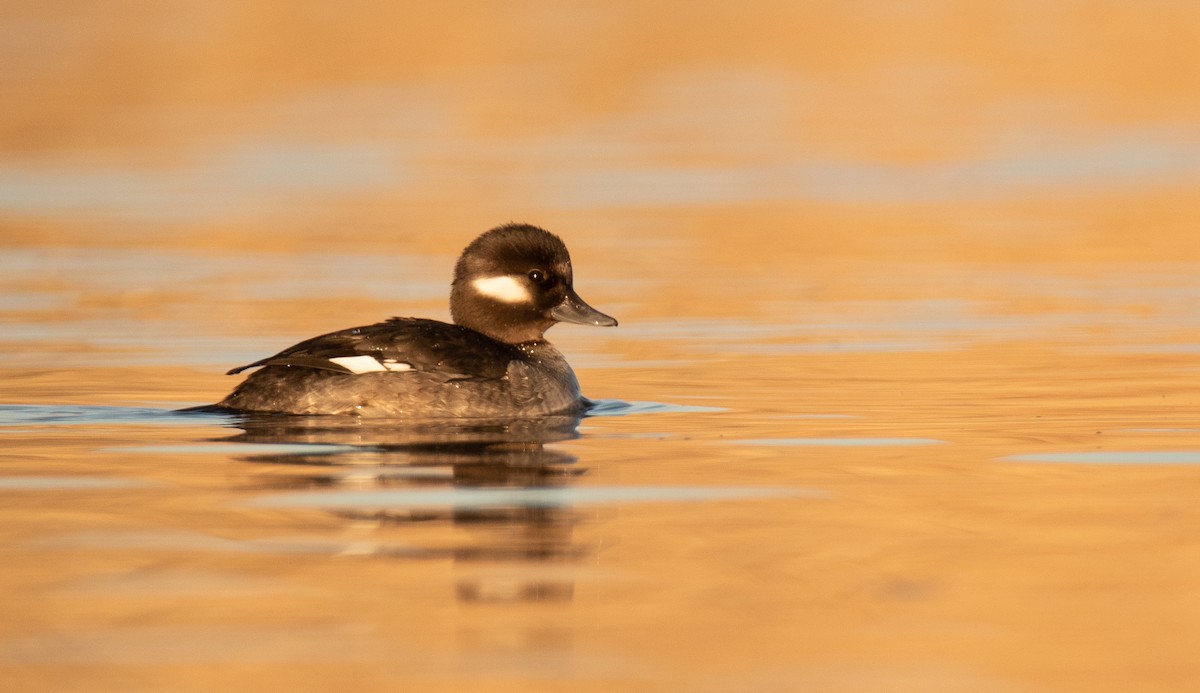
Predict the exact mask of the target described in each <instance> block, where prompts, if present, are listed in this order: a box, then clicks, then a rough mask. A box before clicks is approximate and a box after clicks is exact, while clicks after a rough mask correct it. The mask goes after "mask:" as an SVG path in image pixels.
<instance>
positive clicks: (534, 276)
mask: <svg viewBox="0 0 1200 693" xmlns="http://www.w3.org/2000/svg"><path fill="white" fill-rule="evenodd" d="M529 281H531V282H533V283H534V284H541V283H542V282H544V281H546V273H545V272H543V271H541V270H529Z"/></svg>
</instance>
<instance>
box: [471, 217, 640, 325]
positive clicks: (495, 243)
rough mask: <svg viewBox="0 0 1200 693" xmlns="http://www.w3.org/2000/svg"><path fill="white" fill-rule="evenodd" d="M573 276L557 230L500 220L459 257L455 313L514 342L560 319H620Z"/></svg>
mask: <svg viewBox="0 0 1200 693" xmlns="http://www.w3.org/2000/svg"><path fill="white" fill-rule="evenodd" d="M572 280H573V276H572V273H571V256H570V254H569V253H567V246H566V245H564V244H563V242H562V240H560V239H559V238H558V236H555V235H554V234H552V233H550V232H549V231H546V230H545V229H540V228H538V227H536V226H529V225H528V224H508V225H506V226H500V227H498V228H494V229H492V230H491V231H488V232H486V233H484V234H483V235H481V236H479V238H476V239H475V240H474V241H471V244H470V245H468V246H467V248H466V250H464V251H463V253H462V256H461V257H460V258H459V259H458V264H457V265H456V266H455V268H454V284H453V287H452V289H451V291H450V315H451V316H453V318H454V322H456V323H458V324H459V325H462V326H463V327H469V328H471V329H473V330H476V331H478V332H482V333H484V334H486V335H488V336H489V337H492V338H493V339H498V340H500V341H502V342H507V343H509V344H520V343H522V342H532V341H537V340H540V339H542V336H543V334H545V332H546V330H548V329H550V327H552V326H553V325H554V323H556V322H574V323H579V324H581V325H602V326H612V325H616V324H617V321H616V320H614V319H613V318H611V317H609V316H607V315H605V314H604V313H601V312H600V311H598V310H596V309H595V308H592V307H591V306H589V305H588V304H587V303H585V302H584V301H583V299H582V298H580V297H579V294H577V293H575V289H574V288H573V286H572Z"/></svg>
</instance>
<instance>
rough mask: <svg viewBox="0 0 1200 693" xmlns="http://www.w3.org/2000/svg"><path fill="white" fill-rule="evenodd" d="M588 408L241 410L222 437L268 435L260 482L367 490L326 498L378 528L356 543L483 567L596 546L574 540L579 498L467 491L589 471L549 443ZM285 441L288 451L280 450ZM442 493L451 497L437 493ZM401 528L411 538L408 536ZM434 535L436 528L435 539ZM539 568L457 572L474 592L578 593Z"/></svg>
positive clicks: (554, 482) (521, 597) (353, 519)
mask: <svg viewBox="0 0 1200 693" xmlns="http://www.w3.org/2000/svg"><path fill="white" fill-rule="evenodd" d="M581 418H582V415H581V414H570V415H560V416H550V417H543V418H537V419H492V420H466V421H464V420H455V421H437V420H431V421H425V422H416V423H412V422H404V423H398V422H385V421H364V420H361V419H348V418H347V417H339V416H291V415H273V414H268V415H243V416H240V417H238V418H237V419H235V420H234V425H235V426H237V427H238V428H240V429H242V432H241V433H239V434H237V435H234V436H230V437H227V438H223V439H222V440H223V441H225V442H230V443H240V444H247V443H248V444H252V445H253V444H263V446H264V452H263V454H249V455H244V456H241V457H240V459H241V460H243V461H245V462H249V463H253V464H259V465H263V468H262V472H263V473H262V474H260V475H258V476H257V478H256V480H255V481H256V483H255V486H256V487H257V488H260V489H261V488H269V489H273V490H287V491H311V490H316V489H322V490H329V491H346V492H347V493H354V492H367V494H366V495H365V496H364V495H361V494H358V495H356V496H355V497H356V498H359V499H360V500H358V501H350V502H346V503H336V504H333V505H330V506H323V507H324V509H325V510H326V511H327V512H329V513H330V514H332V515H333V516H335V517H338V518H340V519H341V520H342V521H344V522H345V523H346V527H347V529H348V530H351V529H352V530H353V531H355V532H356V533H358V534H361V533H363V532H366V533H368V534H369V535H370V541H368V542H363V541H359V542H356V545H357V546H359V547H360V548H359V550H357V551H355V553H359V554H369V555H374V556H390V557H403V558H424V559H445V558H450V559H451V560H454V561H460V562H464V563H468V562H469V563H471V564H472V565H473V566H474V567H478V568H481V569H482V568H486V567H487V565H488V564H489V563H495V562H499V561H503V562H507V563H510V564H511V563H512V562H517V563H527V564H528V563H534V564H545V563H555V562H570V561H573V560H576V559H579V558H581V557H583V556H585V555H586V554H587V553H588V548H587V547H585V546H581V545H579V544H577V543H575V542H574V541H573V537H572V534H573V529H574V526H575V525H576V524H577V523H578V521H579V514H578V511H575V510H573V509H572V508H571V507H569V506H566V505H556V504H545V503H536V502H522V501H521V498H522V497H523V496H521V495H520V494H517V495H514V496H512V497H511V498H508V499H507V500H504V499H502V500H499V501H497V502H484V503H480V502H472V501H470V500H468V501H467V502H460V500H461V498H459V497H460V496H462V497H465V496H468V495H470V494H473V493H475V492H476V491H487V490H494V491H497V492H500V491H503V490H505V489H509V490H518V491H519V490H525V489H558V488H564V487H568V486H569V485H570V484H571V482H572V480H573V479H574V478H575V477H577V476H579V475H581V474H583V473H584V471H585V470H583V469H580V468H579V467H577V466H576V462H577V458H576V457H575V456H574V455H571V454H569V453H566V452H562V451H561V450H555V449H547V448H546V447H545V444H546V443H554V442H559V441H565V440H571V439H574V438H578V437H579V433H578V431H577V428H578V425H579V422H580V420H581ZM280 445H284V446H288V449H287V450H282V451H281V450H279V449H278V447H277V446H280ZM268 446H276V448H275V449H271V448H269V447H268ZM305 448H312V449H311V450H305ZM439 491H443V492H447V493H448V494H449V495H448V496H442V495H441V494H439V493H438V492H439ZM433 495H437V497H438V498H439V499H440V500H435V501H434V502H428V499H429V498H431V497H432V496H433ZM456 498H459V500H456ZM525 498H528V497H527V496H525ZM439 528H441V529H445V528H453V529H455V530H462V529H465V530H467V535H468V536H469V537H470V538H469V540H467V541H465V542H464V541H462V539H461V538H462V535H463V533H462V532H461V531H460V532H455V533H454V534H453V535H452V538H450V539H447V533H446V532H444V531H439ZM396 534H404V535H405V536H404V537H403V538H402V539H400V538H397V537H396V536H395V535H396ZM429 536H432V537H434V539H433V541H432V543H430V542H429V540H428V539H429ZM420 539H425V540H426V541H424V542H421V541H419V540H420ZM389 542H390V543H389ZM363 546H366V547H368V548H367V549H363V548H361V547H363ZM529 567H530V568H531V570H527V571H520V570H518V571H516V572H514V571H512V570H508V571H506V572H505V574H504V577H502V578H496V577H495V576H491V577H487V576H488V572H487V571H486V570H480V571H479V572H478V574H476V575H474V576H472V577H470V578H464V579H462V580H460V581H459V582H458V584H457V586H456V593H457V596H458V598H459V599H460V600H463V601H471V602H475V601H562V600H569V599H571V598H572V596H573V593H574V585H573V583H572V582H571V581H569V580H565V581H564V580H563V579H561V575H559V574H558V573H554V575H555V577H554V578H547V577H546V573H547V571H546V570H542V569H538V568H537V567H536V566H529ZM481 576H483V577H481Z"/></svg>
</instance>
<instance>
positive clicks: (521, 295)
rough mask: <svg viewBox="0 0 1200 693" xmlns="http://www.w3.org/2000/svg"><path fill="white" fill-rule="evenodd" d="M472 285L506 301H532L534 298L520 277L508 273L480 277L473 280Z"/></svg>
mask: <svg viewBox="0 0 1200 693" xmlns="http://www.w3.org/2000/svg"><path fill="white" fill-rule="evenodd" d="M471 286H473V287H475V290H476V291H478V292H479V293H481V294H483V295H484V296H487V297H489V298H494V299H496V300H497V301H503V302H504V303H530V302H531V301H532V300H533V297H532V296H530V295H529V289H527V288H525V285H524V284H522V283H521V281H520V280H519V279H517V278H516V277H513V276H509V275H507V274H501V275H498V276H495V277H480V278H479V279H476V280H475V281H473V282H471Z"/></svg>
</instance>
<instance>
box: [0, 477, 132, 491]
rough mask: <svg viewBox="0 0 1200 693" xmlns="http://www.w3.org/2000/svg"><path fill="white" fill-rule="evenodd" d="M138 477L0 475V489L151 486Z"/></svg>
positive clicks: (26, 489) (85, 489)
mask: <svg viewBox="0 0 1200 693" xmlns="http://www.w3.org/2000/svg"><path fill="white" fill-rule="evenodd" d="M153 485H154V484H152V483H151V482H149V481H142V480H139V479H112V478H104V477H94V476H6V477H0V491H91V490H103V489H116V488H137V487H139V486H153Z"/></svg>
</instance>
